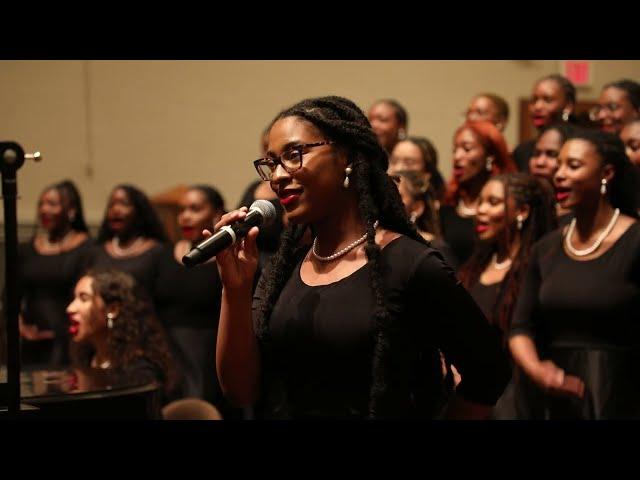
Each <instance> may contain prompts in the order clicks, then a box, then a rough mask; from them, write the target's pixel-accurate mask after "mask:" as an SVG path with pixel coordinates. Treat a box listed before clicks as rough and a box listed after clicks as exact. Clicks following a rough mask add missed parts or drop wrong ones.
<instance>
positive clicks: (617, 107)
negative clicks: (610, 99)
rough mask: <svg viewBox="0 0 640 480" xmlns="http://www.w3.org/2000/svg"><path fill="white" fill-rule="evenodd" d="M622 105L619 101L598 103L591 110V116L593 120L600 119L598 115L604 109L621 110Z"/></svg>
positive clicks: (611, 111) (610, 110)
mask: <svg viewBox="0 0 640 480" xmlns="http://www.w3.org/2000/svg"><path fill="white" fill-rule="evenodd" d="M621 108H622V105H618V104H617V103H606V104H604V105H596V106H595V107H593V108H592V109H591V110H589V118H590V119H591V121H592V122H595V121H596V120H598V115H599V114H600V112H601V111H602V110H605V111H608V112H609V113H614V112H616V111H617V110H620V109H621Z"/></svg>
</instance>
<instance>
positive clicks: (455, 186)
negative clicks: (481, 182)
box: [444, 120, 518, 206]
mask: <svg viewBox="0 0 640 480" xmlns="http://www.w3.org/2000/svg"><path fill="white" fill-rule="evenodd" d="M463 130H470V131H471V132H472V133H473V135H474V136H475V137H476V138H477V140H478V141H479V142H480V143H481V144H482V146H483V147H484V149H485V152H486V153H487V155H491V156H493V159H494V160H493V162H492V167H491V172H488V173H489V175H492V176H493V175H499V174H501V173H509V172H515V171H516V170H517V169H518V168H517V167H516V164H515V163H514V161H513V159H512V158H511V154H510V153H509V148H508V147H507V142H506V141H505V139H504V137H503V136H502V133H500V130H498V128H497V127H496V126H495V125H494V124H493V123H491V122H488V121H486V120H479V121H475V122H469V121H467V122H465V123H463V124H462V125H461V126H460V127H459V128H458V129H457V130H456V133H455V134H454V135H453V138H455V137H456V136H457V135H458V134H459V133H460V132H462V131H463ZM482 171H483V172H485V171H486V170H484V169H483V170H482ZM459 198H460V185H459V183H458V181H457V180H456V179H455V177H452V178H451V180H449V185H448V186H447V193H446V195H445V197H444V203H445V204H446V205H452V206H455V205H456V203H457V202H458V200H459Z"/></svg>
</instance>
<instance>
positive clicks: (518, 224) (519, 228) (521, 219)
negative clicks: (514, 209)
mask: <svg viewBox="0 0 640 480" xmlns="http://www.w3.org/2000/svg"><path fill="white" fill-rule="evenodd" d="M516 221H517V222H518V223H517V225H516V226H517V227H518V230H522V224H523V223H524V219H523V218H522V215H518V216H517V217H516Z"/></svg>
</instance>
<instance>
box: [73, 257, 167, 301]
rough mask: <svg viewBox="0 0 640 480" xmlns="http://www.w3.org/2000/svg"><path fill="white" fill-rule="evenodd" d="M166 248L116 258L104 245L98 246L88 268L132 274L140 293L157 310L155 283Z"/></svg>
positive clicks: (86, 264)
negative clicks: (107, 269) (109, 269)
mask: <svg viewBox="0 0 640 480" xmlns="http://www.w3.org/2000/svg"><path fill="white" fill-rule="evenodd" d="M163 251H164V247H163V245H161V244H157V245H154V246H153V247H151V248H150V249H149V250H146V251H144V252H142V253H141V254H140V255H135V256H132V257H122V258H116V257H112V256H111V255H109V253H107V251H106V250H105V248H104V245H103V244H96V245H94V246H93V248H92V249H91V250H90V251H89V252H88V254H87V259H86V262H85V267H86V268H96V269H106V268H112V269H115V270H120V271H123V272H125V273H128V274H130V275H131V276H132V277H133V278H134V279H135V280H136V282H137V286H138V292H139V293H140V294H141V295H143V296H144V297H145V299H146V300H148V301H150V302H151V303H152V305H153V306H154V308H155V291H154V288H155V282H156V277H157V276H158V264H159V263H160V257H161V256H162V252H163Z"/></svg>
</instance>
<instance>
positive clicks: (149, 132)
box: [0, 60, 640, 224]
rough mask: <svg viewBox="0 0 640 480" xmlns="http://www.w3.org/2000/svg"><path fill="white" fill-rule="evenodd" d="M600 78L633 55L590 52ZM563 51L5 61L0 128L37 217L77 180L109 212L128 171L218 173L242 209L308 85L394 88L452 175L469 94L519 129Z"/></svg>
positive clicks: (27, 204) (588, 91)
mask: <svg viewBox="0 0 640 480" xmlns="http://www.w3.org/2000/svg"><path fill="white" fill-rule="evenodd" d="M592 66H593V83H592V85H591V86H590V87H587V88H581V89H580V90H579V91H578V95H579V98H580V99H585V100H586V99H595V98H597V96H598V94H599V91H600V88H601V87H602V85H603V84H605V83H607V82H609V81H612V80H616V79H620V78H623V77H628V78H632V79H635V80H640V62H638V61H594V62H593V63H592ZM559 71H560V63H559V62H558V61H547V60H545V61H542V60H540V61H537V60H526V61H515V60H513V61H512V60H509V61H506V60H505V61H479V60H476V61H79V60H78V61H0V138H1V139H2V140H15V141H17V142H19V143H20V144H22V145H23V146H24V147H25V149H26V150H27V151H33V150H34V149H39V150H40V151H41V152H42V153H43V156H44V158H45V160H44V162H43V163H41V164H33V163H28V164H27V165H26V166H25V167H23V168H22V169H21V170H20V172H19V180H20V184H19V189H20V194H21V199H20V201H19V207H18V216H19V220H20V221H21V222H22V223H23V224H24V223H30V222H33V221H34V219H35V206H36V200H37V195H38V193H39V192H40V190H41V189H42V188H43V187H44V186H45V185H47V184H49V183H51V182H53V181H57V180H60V179H62V178H71V179H73V180H75V181H76V182H77V184H78V186H79V187H80V190H81V193H82V195H83V198H84V202H85V208H86V214H87V218H88V220H89V222H90V223H92V224H95V223H97V222H98V220H99V219H100V218H101V216H102V213H103V208H104V205H105V200H106V197H107V194H108V192H109V190H110V189H111V187H112V186H113V185H114V184H116V183H118V182H130V183H133V184H136V185H138V186H140V187H141V188H143V189H144V190H145V191H147V192H148V193H149V194H150V195H154V194H157V193H160V192H162V191H164V190H168V189H170V188H171V187H173V186H175V185H177V184H189V183H193V182H205V183H211V184H213V185H215V186H216V187H218V188H219V189H220V191H221V192H222V194H223V195H224V197H225V199H226V201H227V203H228V205H229V206H230V207H233V206H235V205H236V203H237V202H238V201H239V199H240V196H241V194H242V192H243V190H244V188H245V187H246V186H247V184H248V183H249V182H250V181H252V180H253V179H255V178H257V177H256V173H255V171H254V170H253V166H252V164H251V161H252V160H254V159H255V158H257V156H258V153H259V146H258V145H259V136H260V132H261V131H262V130H263V128H264V127H265V126H266V125H267V124H268V123H269V122H270V120H271V119H272V117H273V116H274V115H275V114H276V113H277V112H278V111H279V110H280V109H282V108H284V107H287V106H288V105H290V104H292V103H294V102H296V101H298V100H300V99H302V98H304V97H309V96H317V95H329V94H335V95H344V96H347V97H349V98H351V99H353V100H354V101H356V102H357V103H358V104H359V105H360V106H361V107H362V108H363V109H365V110H366V109H368V107H369V106H370V105H371V103H372V102H373V101H374V100H376V99H378V98H383V97H393V98H396V99H397V100H399V101H400V102H401V103H402V104H403V105H405V106H406V108H407V110H408V111H409V116H410V124H409V132H410V134H414V135H424V136H427V137H428V138H430V139H432V140H433V142H434V143H435V145H436V147H437V149H438V152H439V155H440V165H441V170H442V172H443V174H444V175H445V176H446V177H447V178H448V177H449V175H450V173H451V137H452V134H453V132H454V130H455V129H456V127H457V126H458V125H459V124H460V123H461V121H462V119H463V116H462V113H463V111H464V110H465V109H466V107H467V105H468V102H469V100H470V98H471V97H472V96H473V95H474V94H476V93H479V92H483V91H488V92H496V93H498V94H500V95H502V96H504V97H505V98H506V99H507V100H508V102H509V105H510V107H511V109H512V115H511V120H510V122H509V125H508V127H507V130H506V137H507V141H508V143H509V145H510V147H513V146H514V145H515V144H516V143H517V140H518V138H517V137H518V132H519V125H518V112H517V109H518V101H519V99H520V98H522V97H527V96H528V95H529V94H530V91H531V88H532V85H533V83H534V82H535V80H536V79H538V78H539V77H541V76H543V75H547V74H551V73H558V72H559Z"/></svg>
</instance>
